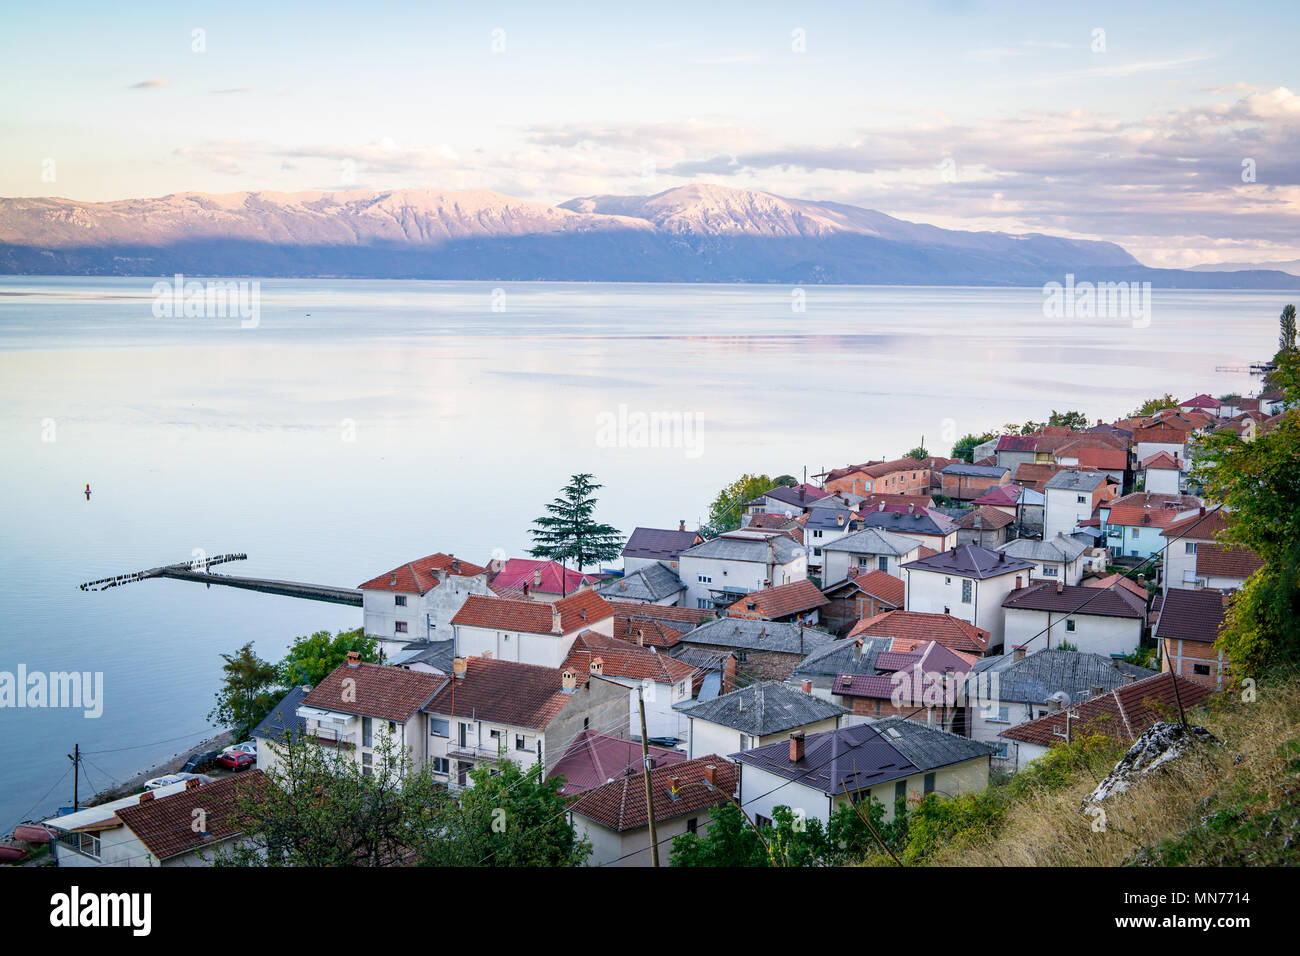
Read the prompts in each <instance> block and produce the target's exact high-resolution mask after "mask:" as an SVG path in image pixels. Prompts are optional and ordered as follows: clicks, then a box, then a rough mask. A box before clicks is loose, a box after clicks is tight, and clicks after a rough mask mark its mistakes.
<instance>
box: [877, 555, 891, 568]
mask: <svg viewBox="0 0 1300 956" xmlns="http://www.w3.org/2000/svg"><path fill="white" fill-rule="evenodd" d="M876 567H877V568H878V569H879V570H881V571H888V570H889V559H888V558H886V557H879V558H876Z"/></svg>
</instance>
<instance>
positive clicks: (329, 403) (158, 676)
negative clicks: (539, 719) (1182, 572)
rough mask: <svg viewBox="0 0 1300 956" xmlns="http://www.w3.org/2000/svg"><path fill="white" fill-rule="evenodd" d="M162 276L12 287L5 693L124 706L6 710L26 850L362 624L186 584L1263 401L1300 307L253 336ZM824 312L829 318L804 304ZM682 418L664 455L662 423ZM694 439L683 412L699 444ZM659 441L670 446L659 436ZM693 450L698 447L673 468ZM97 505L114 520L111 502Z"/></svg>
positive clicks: (992, 293)
mask: <svg viewBox="0 0 1300 956" xmlns="http://www.w3.org/2000/svg"><path fill="white" fill-rule="evenodd" d="M153 285H154V280H150V279H80V278H70V279H48V278H33V279H24V278H12V277H10V278H2V279H0V397H2V402H0V447H3V449H4V454H3V462H4V464H3V466H2V467H0V496H2V500H3V508H0V671H9V672H11V673H12V672H15V671H16V670H17V669H18V667H19V665H25V667H26V669H27V671H28V672H29V673H30V672H35V671H42V672H50V671H64V670H77V671H91V672H102V673H103V675H104V677H103V680H104V693H103V713H102V716H100V717H98V718H86V717H85V716H83V714H82V712H81V711H80V710H70V709H32V708H22V709H11V708H6V709H0V729H2V730H3V732H2V733H0V826H3V827H4V828H5V829H9V828H11V827H12V824H13V823H15V822H17V821H18V820H20V819H22V818H25V817H26V816H28V815H30V814H32V813H40V814H46V813H49V812H51V811H53V809H54V808H55V807H57V806H59V805H61V804H70V803H71V798H72V775H71V773H70V772H69V771H70V768H71V764H70V761H69V760H68V758H67V757H66V756H65V755H66V754H68V753H71V752H72V748H73V745H74V744H80V746H81V748H82V750H83V752H85V753H87V754H88V756H87V759H86V766H85V771H86V774H87V776H88V779H87V778H86V777H83V780H82V795H83V798H84V796H85V795H86V794H87V793H88V792H89V791H92V790H95V789H99V788H102V787H103V786H106V785H107V784H108V783H110V782H111V781H113V780H115V779H121V778H125V777H127V776H130V775H132V774H134V773H136V772H138V771H139V770H142V769H144V768H145V767H148V766H151V765H152V764H153V763H154V762H156V761H157V760H159V759H161V758H164V757H167V756H168V755H170V754H173V753H175V752H177V751H179V750H182V749H185V748H187V747H189V746H191V745H192V744H193V743H195V742H197V741H198V740H199V739H200V738H202V737H203V736H205V735H206V733H207V732H208V731H209V728H208V722H207V719H206V714H207V712H208V711H209V709H210V708H211V706H212V703H213V692H214V691H215V690H216V687H217V683H218V680H219V674H220V666H221V659H220V657H219V656H218V655H219V654H220V653H221V652H223V651H232V650H234V649H236V648H238V647H239V646H240V645H242V644H243V643H245V642H246V641H250V640H251V641H253V642H254V643H255V647H256V650H257V651H258V653H259V654H261V655H262V656H263V657H266V658H269V659H273V660H274V659H278V658H279V657H280V656H282V654H283V653H284V650H285V648H286V647H287V646H288V644H289V643H290V642H291V640H292V639H293V637H294V636H295V635H300V634H306V633H310V632H312V631H315V630H319V629H322V628H328V629H331V630H333V629H338V628H344V627H354V626H357V625H359V624H360V621H361V616H360V609H359V608H348V607H340V606H335V605H329V604H318V603H313V602H309V601H300V600H294V599H291V598H284V597H273V596H266V595H261V594H256V593H252V592H246V591H237V590H233V589H227V588H212V589H207V588H204V587H201V586H199V585H195V584H192V583H188V582H180V581H169V580H150V581H144V582H140V583H135V584H130V585H127V586H124V587H119V588H115V589H112V590H109V591H106V592H102V593H84V592H81V591H79V590H78V589H77V585H78V584H79V583H81V582H83V581H89V580H91V579H94V578H102V577H106V576H109V575H114V574H120V573H125V572H130V571H137V570H141V569H145V568H150V567H155V566H158V565H160V564H170V563H175V562H179V561H185V560H189V559H190V557H191V555H192V554H193V553H194V551H195V550H196V549H201V550H202V551H203V552H206V553H207V554H210V555H212V554H220V553H224V552H238V551H242V552H247V554H248V560H247V561H245V562H241V563H238V564H231V565H227V566H225V567H223V568H220V569H218V570H223V571H228V572H229V573H234V574H247V575H252V576H259V577H272V578H282V579H289V580H298V581H308V582H316V583H322V584H335V585H344V586H355V585H357V584H359V583H360V582H362V581H364V580H366V579H368V578H370V577H372V576H374V575H376V574H378V573H380V572H382V571H385V570H387V569H389V568H391V567H393V566H395V565H397V564H399V563H401V562H404V561H407V560H410V559H411V558H414V557H419V556H422V555H425V554H428V553H430V552H433V551H446V552H452V553H455V554H457V555H461V556H464V557H466V558H468V559H470V560H472V561H475V562H478V563H484V562H486V560H487V559H488V558H489V557H490V556H492V554H493V553H494V552H497V553H504V554H507V555H521V554H523V549H524V548H525V547H526V546H527V543H528V533H527V529H528V526H529V523H530V522H531V520H532V519H533V518H534V517H536V516H537V515H539V514H540V513H541V512H542V505H543V503H544V502H546V501H549V500H550V499H551V498H552V497H554V496H555V494H556V492H557V490H558V489H559V488H560V486H561V485H562V484H563V483H564V482H565V480H566V479H567V477H568V476H569V475H571V474H574V473H576V472H592V473H594V474H595V475H596V477H597V479H598V480H599V481H601V482H603V483H604V484H605V486H606V487H605V488H604V490H603V491H602V492H601V493H600V494H601V503H600V506H599V508H598V514H599V517H600V518H602V519H604V520H607V521H609V522H611V523H613V524H614V525H616V526H617V527H619V528H621V529H623V530H624V532H625V533H626V532H627V531H630V530H631V528H632V527H634V526H636V525H638V524H642V525H651V526H658V527H670V526H675V525H676V523H677V521H678V520H679V519H685V520H686V521H687V522H689V523H692V524H693V523H694V522H696V521H698V520H699V519H701V518H702V517H703V516H704V515H705V514H706V513H707V510H708V505H709V502H710V501H711V500H712V498H713V497H714V495H715V494H716V493H717V491H718V489H719V488H720V487H721V486H723V485H724V484H726V483H728V482H729V481H731V480H732V479H734V478H735V477H737V476H738V475H739V474H740V473H742V472H745V471H752V472H766V473H768V474H771V475H777V474H780V473H783V472H788V473H791V474H797V475H800V476H802V474H803V469H804V468H807V471H808V474H809V475H812V474H814V473H816V472H819V471H822V470H823V469H824V468H828V467H832V466H837V465H843V464H845V463H847V462H850V461H854V462H856V461H862V460H865V459H869V458H885V457H895V456H898V455H901V454H903V453H904V452H906V451H907V450H908V449H909V448H912V447H914V446H915V445H917V444H920V442H921V440H922V437H924V440H925V444H926V447H927V448H929V449H931V450H932V451H933V452H934V453H936V454H947V452H948V450H949V448H950V447H951V444H952V441H953V439H954V438H955V437H958V436H960V435H962V434H965V433H967V432H977V431H981V430H984V429H988V428H992V427H996V426H999V425H1002V424H1003V423H1005V422H1010V421H1015V422H1020V421H1024V420H1026V419H1030V418H1032V419H1035V420H1041V419H1044V418H1046V417H1047V415H1048V414H1049V413H1050V412H1051V411H1052V410H1053V409H1059V410H1066V409H1079V410H1082V411H1084V412H1086V413H1087V414H1088V415H1089V416H1091V417H1093V418H1107V419H1110V418H1113V417H1115V416H1117V415H1120V414H1123V413H1126V412H1128V411H1129V410H1130V409H1132V408H1133V407H1134V406H1135V405H1136V404H1138V403H1139V402H1141V401H1142V400H1144V399H1146V398H1148V397H1150V396H1152V395H1159V394H1163V393H1164V392H1173V393H1174V394H1176V395H1180V396H1190V395H1192V394H1195V393H1198V392H1210V393H1212V394H1215V395H1220V394H1223V393H1226V392H1230V391H1236V392H1241V393H1243V394H1244V393H1248V392H1249V391H1250V390H1251V389H1252V388H1253V387H1254V385H1253V383H1252V380H1251V378H1250V376H1249V375H1248V374H1246V373H1245V372H1240V371H1238V372H1218V371H1216V370H1215V368H1216V366H1246V365H1248V364H1249V363H1250V362H1252V361H1258V360H1261V359H1264V358H1266V357H1267V356H1269V355H1271V354H1272V353H1273V351H1274V350H1275V348H1276V336H1277V316H1278V313H1279V312H1280V311H1281V309H1282V306H1283V305H1285V304H1286V301H1287V295H1286V294H1285V293H1279V294H1272V293H1258V292H1203V293H1198V292H1167V293H1161V292H1159V291H1156V292H1155V294H1154V301H1153V304H1152V310H1151V319H1150V324H1149V325H1147V326H1146V327H1142V328H1136V327H1134V323H1133V322H1132V321H1130V320H1128V319H1103V318H1092V319H1080V318H1070V319H1047V318H1044V310H1043V300H1044V296H1043V293H1042V291H1041V290H1039V289H986V288H981V289H957V288H888V287H884V288H882V287H869V288H868V287H844V286H832V287H809V288H807V289H805V290H803V298H802V299H800V296H799V294H798V293H797V290H791V289H790V288H789V287H784V286H675V285H591V284H561V283H535V284H508V285H504V286H502V285H500V284H496V283H464V282H449V283H442V282H404V281H329V280H317V281H306V280H304V281H295V280H264V281H262V282H261V284H260V292H259V294H260V314H259V316H258V318H259V321H258V323H257V325H256V327H252V328H241V327H240V321H239V320H238V319H237V318H234V319H232V318H216V317H214V318H157V317H155V315H154V300H155V296H154V293H153V291H152V289H153ZM799 305H802V308H803V310H802V311H797V310H796V307H798V306H799ZM652 413H660V414H661V415H664V416H670V417H669V418H668V419H666V420H667V421H670V422H677V423H683V424H684V425H685V426H687V427H685V428H683V429H682V430H681V431H679V432H675V433H674V434H675V435H677V437H678V438H679V439H680V440H678V441H673V440H671V438H672V436H668V437H669V439H670V440H669V441H667V442H656V443H653V444H652V443H650V441H649V437H648V436H649V434H650V433H649V432H647V431H644V430H639V429H638V427H637V423H638V422H642V423H644V419H643V418H642V416H649V415H651V414H652ZM671 416H676V417H675V418H673V417H671ZM656 437H657V436H656ZM665 444H666V445H667V446H669V447H665ZM87 483H89V484H90V485H91V490H92V495H91V497H90V499H89V500H87V499H86V497H85V495H84V494H83V493H82V492H83V489H84V487H85V485H86V484H87Z"/></svg>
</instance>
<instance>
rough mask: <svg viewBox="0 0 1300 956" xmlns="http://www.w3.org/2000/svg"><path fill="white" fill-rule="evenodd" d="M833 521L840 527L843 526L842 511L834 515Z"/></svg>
mask: <svg viewBox="0 0 1300 956" xmlns="http://www.w3.org/2000/svg"><path fill="white" fill-rule="evenodd" d="M835 523H836V524H837V525H839V526H840V527H841V528H843V527H844V514H843V513H842V512H841V513H840V514H837V515H836V516H835Z"/></svg>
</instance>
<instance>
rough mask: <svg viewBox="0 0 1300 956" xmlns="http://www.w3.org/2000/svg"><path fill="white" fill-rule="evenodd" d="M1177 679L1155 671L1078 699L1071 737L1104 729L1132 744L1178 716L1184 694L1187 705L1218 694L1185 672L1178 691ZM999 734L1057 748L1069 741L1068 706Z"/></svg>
mask: <svg viewBox="0 0 1300 956" xmlns="http://www.w3.org/2000/svg"><path fill="white" fill-rule="evenodd" d="M1174 682H1175V677H1174V675H1173V674H1172V673H1168V672H1166V673H1164V674H1156V675H1155V676H1154V677H1144V678H1143V679H1142V680H1140V681H1134V682H1133V683H1132V684H1121V685H1120V686H1119V687H1116V688H1115V689H1114V690H1112V691H1110V692H1109V693H1106V694H1102V695H1101V696H1099V697H1092V698H1090V699H1088V700H1085V701H1083V702H1081V703H1079V704H1075V705H1074V706H1072V707H1071V708H1070V712H1071V713H1072V714H1075V715H1077V718H1078V719H1074V718H1071V720H1070V733H1071V736H1072V737H1074V738H1075V739H1077V738H1078V737H1080V736H1085V735H1091V734H1104V735H1105V736H1107V737H1114V738H1116V739H1117V740H1121V741H1124V742H1125V743H1128V742H1131V741H1133V740H1135V739H1137V737H1138V736H1140V735H1141V734H1142V732H1143V731H1144V730H1146V729H1148V728H1149V727H1150V726H1151V725H1152V724H1154V723H1156V722H1157V721H1159V720H1168V719H1170V718H1171V716H1174V715H1177V713H1178V701H1179V700H1180V699H1181V701H1182V704H1183V708H1184V710H1186V709H1188V708H1190V707H1194V706H1196V705H1197V704H1200V703H1202V702H1203V701H1204V700H1205V699H1206V698H1208V697H1209V696H1210V695H1211V694H1212V693H1213V691H1212V690H1211V689H1210V688H1209V687H1206V686H1204V685H1202V684H1198V683H1196V682H1194V681H1190V680H1187V679H1186V678H1183V677H1179V678H1177V684H1178V690H1177V693H1175V691H1174ZM998 736H1000V737H1008V738H1010V739H1011V740H1019V741H1021V742H1023V743H1030V744H1037V745H1038V746H1040V747H1053V746H1055V745H1057V744H1059V743H1063V742H1064V741H1065V711H1058V712H1056V713H1051V714H1047V715H1046V716H1045V717H1039V718H1037V719H1035V720H1030V721H1026V722H1025V723H1023V724H1017V725H1016V726H1015V727H1011V728H1009V729H1007V730H1004V731H1002V733H1001V734H999V735H998Z"/></svg>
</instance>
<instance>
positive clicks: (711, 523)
mask: <svg viewBox="0 0 1300 956" xmlns="http://www.w3.org/2000/svg"><path fill="white" fill-rule="evenodd" d="M771 487H772V479H771V478H769V477H767V475H750V474H744V475H741V476H740V477H739V478H737V479H736V480H735V481H733V482H732V483H731V484H729V485H727V487H725V488H723V489H722V490H721V491H719V492H718V496H717V497H716V498H714V499H713V504H711V505H709V520H708V530H709V531H710V532H711V533H713V534H721V533H722V532H724V531H734V530H736V529H737V528H739V527H740V516H741V515H742V514H743V513H744V511H745V502H746V501H751V500H753V499H754V498H757V497H758V496H759V495H761V494H762V493H763V492H765V491H768V490H769V489H770V488H771Z"/></svg>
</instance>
